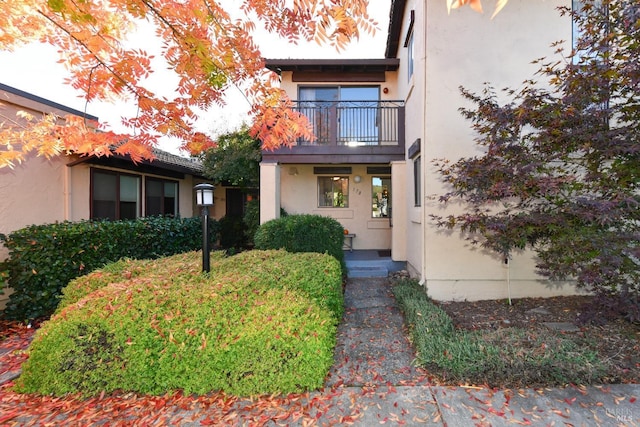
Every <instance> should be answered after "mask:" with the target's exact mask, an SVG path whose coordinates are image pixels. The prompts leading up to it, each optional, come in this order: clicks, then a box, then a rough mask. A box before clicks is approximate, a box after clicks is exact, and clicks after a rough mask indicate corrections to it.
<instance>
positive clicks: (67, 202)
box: [63, 165, 72, 221]
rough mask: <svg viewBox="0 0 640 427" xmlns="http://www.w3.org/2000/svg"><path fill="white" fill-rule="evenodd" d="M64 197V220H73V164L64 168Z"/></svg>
mask: <svg viewBox="0 0 640 427" xmlns="http://www.w3.org/2000/svg"><path fill="white" fill-rule="evenodd" d="M63 181H64V183H63V187H64V188H63V191H64V195H63V199H64V220H65V221H71V220H72V219H71V215H72V212H71V210H72V208H71V166H70V165H66V166H65V168H64V177H63Z"/></svg>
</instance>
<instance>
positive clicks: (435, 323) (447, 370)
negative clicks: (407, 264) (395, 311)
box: [393, 279, 608, 388]
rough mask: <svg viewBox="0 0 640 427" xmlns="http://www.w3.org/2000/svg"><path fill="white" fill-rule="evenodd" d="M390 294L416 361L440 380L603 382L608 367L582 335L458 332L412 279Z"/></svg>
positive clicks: (523, 331) (517, 330)
mask: <svg viewBox="0 0 640 427" xmlns="http://www.w3.org/2000/svg"><path fill="white" fill-rule="evenodd" d="M393 292H394V295H395V297H396V300H397V301H398V304H399V305H400V308H401V309H402V311H403V313H404V316H405V321H406V323H407V325H408V326H409V330H410V334H411V339H412V341H413V344H414V346H415V348H416V351H417V354H418V363H419V364H420V365H421V366H422V367H423V368H425V369H427V370H429V372H430V373H431V374H432V375H434V376H435V377H436V378H438V379H439V380H440V381H441V382H442V383H445V384H475V385H488V386H490V387H511V388H516V387H536V386H562V385H567V384H594V383H603V382H606V378H607V377H608V369H607V368H608V367H607V365H606V363H605V361H602V360H600V358H599V357H598V353H597V351H596V350H595V349H594V347H593V346H592V345H591V344H590V342H589V341H588V339H587V338H585V337H579V336H573V335H565V334H562V333H560V332H554V331H547V332H545V333H544V334H538V333H536V332H535V331H533V330H530V329H522V328H515V327H514V328H500V329H496V330H489V329H487V330H483V329H480V330H475V331H466V330H459V329H456V328H455V326H454V324H453V321H452V320H451V318H450V317H449V315H448V314H447V313H446V312H445V311H444V310H442V309H441V308H439V307H438V306H437V305H436V304H434V303H433V302H432V301H431V300H430V299H429V297H428V296H427V295H426V293H425V292H424V290H423V289H422V288H421V287H420V285H419V284H418V283H417V282H416V281H415V280H410V279H402V280H399V281H398V282H396V284H395V285H394V288H393Z"/></svg>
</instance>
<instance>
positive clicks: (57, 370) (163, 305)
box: [16, 251, 340, 396]
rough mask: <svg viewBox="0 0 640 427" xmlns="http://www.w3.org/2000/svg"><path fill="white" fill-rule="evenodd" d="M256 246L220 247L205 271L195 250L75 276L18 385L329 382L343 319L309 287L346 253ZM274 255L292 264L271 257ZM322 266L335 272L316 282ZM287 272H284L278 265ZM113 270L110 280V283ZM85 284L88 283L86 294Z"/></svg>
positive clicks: (68, 389) (248, 391)
mask: <svg viewBox="0 0 640 427" xmlns="http://www.w3.org/2000/svg"><path fill="white" fill-rule="evenodd" d="M254 252H256V254H255V255H254V256H247V255H245V254H244V253H243V254H240V255H238V256H234V257H229V258H222V257H221V256H216V257H215V259H214V260H213V262H212V270H211V273H209V274H202V273H201V272H200V267H201V266H200V264H199V254H198V253H197V252H191V253H188V254H181V255H175V256H172V257H169V258H163V259H159V260H147V261H131V260H123V261H120V262H119V263H116V265H111V266H108V267H106V268H104V269H102V270H101V271H97V272H94V273H93V274H91V275H89V276H86V277H82V278H78V279H77V280H75V281H73V282H72V283H70V285H69V286H68V287H67V288H66V289H65V291H64V293H65V299H64V300H63V304H62V305H61V306H60V308H59V309H58V310H57V312H56V313H55V314H54V316H52V318H51V319H50V320H49V321H48V322H45V323H44V324H43V326H42V328H41V329H40V330H39V331H38V332H37V334H36V337H35V339H34V341H33V343H32V345H31V347H30V356H29V359H28V360H27V362H25V364H23V367H22V369H23V372H22V375H21V376H20V378H19V379H18V380H17V382H16V389H17V390H18V391H21V392H29V393H41V394H52V395H57V396H60V395H64V394H67V393H76V392H79V393H81V394H83V395H85V396H89V395H97V394H100V393H101V392H107V393H108V392H113V391H115V390H122V391H125V392H126V391H130V392H136V393H143V394H155V395H161V394H165V393H168V392H172V391H176V390H182V391H183V392H184V393H185V394H189V393H196V394H205V393H209V392H211V391H224V392H226V393H229V394H233V395H238V396H253V395H258V394H265V393H289V392H300V391H304V390H311V389H316V388H319V387H321V386H322V385H323V382H324V378H325V376H326V374H327V373H328V370H329V368H330V367H331V365H332V363H333V348H334V346H335V335H336V331H337V324H338V321H337V320H336V317H335V314H334V313H332V312H331V311H330V310H329V309H328V308H326V307H327V306H326V303H325V305H324V306H323V305H322V304H320V302H322V301H323V298H322V297H321V296H320V292H316V294H317V295H316V296H315V297H314V296H312V294H313V292H315V291H313V289H316V288H321V289H333V288H334V287H336V286H335V285H334V284H331V283H335V282H339V281H340V268H339V265H338V262H337V261H336V260H335V259H333V258H332V257H330V256H328V255H318V254H312V255H313V256H310V255H309V254H291V253H287V252H284V251H279V252H265V253H263V254H262V255H263V256H262V257H261V256H260V254H259V253H258V251H254ZM246 254H250V253H249V252H247V253H246ZM269 263H273V264H276V265H279V266H280V265H281V266H284V265H291V266H292V267H290V268H289V270H286V268H285V269H284V270H283V269H280V268H279V267H278V268H273V269H271V268H269V266H267V265H263V264H269ZM214 266H215V267H214ZM304 271H308V272H309V273H307V274H304ZM317 271H327V272H328V274H326V275H324V276H323V277H325V278H326V279H327V281H328V282H327V284H326V285H325V286H320V285H318V286H316V285H309V283H316V282H318V277H315V276H317V274H316V273H315V272H317ZM281 273H284V274H287V276H285V277H279V278H278V277H276V276H277V275H278V274H281ZM288 275H291V277H288ZM106 277H111V278H113V279H114V281H113V282H111V283H109V284H106V282H108V280H105V278H106ZM278 279H280V280H278ZM93 280H95V281H97V282H98V283H95V284H90V283H89V282H92V281H93ZM308 282H309V283H308ZM274 284H277V286H274ZM91 289H95V290H93V291H91ZM83 290H84V291H86V292H91V293H89V294H87V295H86V297H82V295H81V294H82V293H83ZM72 295H75V297H74V296H72ZM78 298H79V299H78Z"/></svg>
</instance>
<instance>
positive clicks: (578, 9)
mask: <svg viewBox="0 0 640 427" xmlns="http://www.w3.org/2000/svg"><path fill="white" fill-rule="evenodd" d="M584 6H585V3H584V1H583V0H572V1H571V9H572V10H573V12H574V13H575V14H577V16H576V17H573V18H572V20H571V37H572V45H571V47H572V48H573V52H574V53H575V54H574V56H573V58H572V60H573V63H574V64H579V63H581V62H582V61H583V60H585V59H595V60H597V54H596V51H597V49H596V51H589V50H585V48H586V49H592V48H594V47H595V46H593V43H592V42H589V41H587V42H586V43H585V40H581V39H583V38H584V37H585V33H584V31H583V28H582V26H581V25H580V24H579V23H578V22H577V21H576V20H578V21H582V20H583V19H584V18H585V16H586V13H587V11H586V10H585V9H584ZM594 7H595V8H596V9H595V10H599V11H600V13H603V14H606V13H608V9H607V6H606V5H604V4H602V2H601V1H598V0H596V1H595V2H594Z"/></svg>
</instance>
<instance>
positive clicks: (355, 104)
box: [298, 86, 380, 146]
mask: <svg viewBox="0 0 640 427" xmlns="http://www.w3.org/2000/svg"><path fill="white" fill-rule="evenodd" d="M298 100H299V108H300V112H301V113H302V114H304V115H305V116H306V117H307V118H308V119H309V121H310V122H311V124H312V125H313V133H314V135H315V136H316V138H317V140H316V141H315V142H314V143H310V142H308V141H300V143H301V144H307V145H308V144H318V145H326V144H330V143H336V142H337V144H339V145H349V146H353V145H356V146H358V145H377V144H379V140H380V136H379V135H380V130H379V126H380V123H379V122H380V120H379V114H380V108H379V101H380V87H379V86H317V87H300V88H299V89H298ZM334 141H335V142H334Z"/></svg>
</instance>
